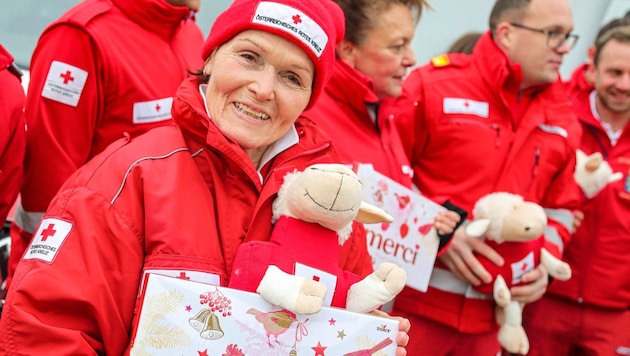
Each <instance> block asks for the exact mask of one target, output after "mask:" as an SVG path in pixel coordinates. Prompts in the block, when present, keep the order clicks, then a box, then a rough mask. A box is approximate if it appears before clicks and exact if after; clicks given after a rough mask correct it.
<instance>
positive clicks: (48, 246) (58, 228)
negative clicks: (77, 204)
mask: <svg viewBox="0 0 630 356" xmlns="http://www.w3.org/2000/svg"><path fill="white" fill-rule="evenodd" d="M70 231H72V223H71V222H69V221H65V220H61V219H56V218H46V219H44V220H42V222H41V223H40V224H39V227H38V228H37V231H36V232H35V235H33V241H31V245H30V246H29V247H28V249H27V250H26V254H25V255H24V257H23V258H24V259H25V260H31V259H38V260H43V261H46V262H52V261H53V259H54V258H55V256H57V253H58V252H59V249H60V248H61V245H63V243H64V242H65V241H66V238H67V237H68V235H70Z"/></svg>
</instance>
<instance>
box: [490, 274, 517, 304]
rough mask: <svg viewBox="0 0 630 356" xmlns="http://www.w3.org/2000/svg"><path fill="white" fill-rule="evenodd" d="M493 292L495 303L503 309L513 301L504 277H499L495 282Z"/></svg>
mask: <svg viewBox="0 0 630 356" xmlns="http://www.w3.org/2000/svg"><path fill="white" fill-rule="evenodd" d="M492 292H493V293H492V295H493V297H494V301H495V302H496V303H497V304H498V305H499V306H501V307H503V308H505V307H506V306H507V305H508V303H509V302H510V301H511V300H512V295H511V294H510V289H509V288H508V286H507V283H505V279H503V277H502V276H497V278H496V279H495V280H494V286H493V289H492Z"/></svg>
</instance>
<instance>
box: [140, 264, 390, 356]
mask: <svg viewBox="0 0 630 356" xmlns="http://www.w3.org/2000/svg"><path fill="white" fill-rule="evenodd" d="M397 333H398V321H396V320H394V319H389V318H383V317H378V316H374V315H368V314H359V313H353V312H348V311H346V310H343V309H338V308H327V307H324V308H323V309H322V310H321V311H320V312H319V313H317V314H311V315H301V314H295V313H292V312H290V311H288V310H285V309H282V308H280V307H277V306H275V305H271V304H269V303H267V302H266V301H265V300H263V299H262V298H261V297H260V296H259V295H258V294H255V293H249V292H243V291H239V290H235V289H230V288H223V287H217V286H214V285H210V284H205V283H198V282H192V281H189V280H185V279H179V278H174V277H167V276H162V275H158V274H152V273H147V274H146V276H145V283H144V288H143V294H142V306H141V310H140V314H139V318H138V320H137V324H136V329H135V331H134V335H133V337H132V342H131V344H130V355H134V356H139V355H169V356H172V355H191V356H192V355H194V356H266V355H269V356H271V355H273V356H276V355H290V356H298V355H299V356H306V355H308V356H342V355H343V356H369V355H374V356H388V355H395V351H396V342H395V338H396V334H397Z"/></svg>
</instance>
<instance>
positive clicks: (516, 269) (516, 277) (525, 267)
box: [511, 252, 534, 285]
mask: <svg viewBox="0 0 630 356" xmlns="http://www.w3.org/2000/svg"><path fill="white" fill-rule="evenodd" d="M511 267H512V285H514V284H518V283H519V282H520V281H521V279H523V275H524V274H525V273H527V272H529V271H532V270H533V269H534V253H533V252H530V253H528V254H527V256H525V257H524V258H523V259H522V260H520V261H518V262H514V263H512V265H511Z"/></svg>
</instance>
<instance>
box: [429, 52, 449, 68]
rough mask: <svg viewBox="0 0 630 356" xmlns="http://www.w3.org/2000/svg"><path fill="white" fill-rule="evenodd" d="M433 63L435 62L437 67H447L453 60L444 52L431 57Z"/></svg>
mask: <svg viewBox="0 0 630 356" xmlns="http://www.w3.org/2000/svg"><path fill="white" fill-rule="evenodd" d="M431 63H433V65H434V66H435V67H446V66H447V65H449V64H451V60H450V58H448V55H447V54H443V55H440V56H437V57H433V58H431Z"/></svg>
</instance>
